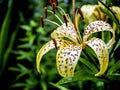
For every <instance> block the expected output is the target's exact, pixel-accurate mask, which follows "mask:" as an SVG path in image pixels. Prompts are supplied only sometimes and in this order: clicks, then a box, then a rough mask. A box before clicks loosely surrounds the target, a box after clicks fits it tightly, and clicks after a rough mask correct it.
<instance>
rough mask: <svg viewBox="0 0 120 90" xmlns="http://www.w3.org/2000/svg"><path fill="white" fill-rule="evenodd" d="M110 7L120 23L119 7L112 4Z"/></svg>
mask: <svg viewBox="0 0 120 90" xmlns="http://www.w3.org/2000/svg"><path fill="white" fill-rule="evenodd" d="M110 8H111V10H112V11H113V13H114V14H115V16H116V17H117V19H118V20H119V23H120V7H117V6H112V7H110Z"/></svg>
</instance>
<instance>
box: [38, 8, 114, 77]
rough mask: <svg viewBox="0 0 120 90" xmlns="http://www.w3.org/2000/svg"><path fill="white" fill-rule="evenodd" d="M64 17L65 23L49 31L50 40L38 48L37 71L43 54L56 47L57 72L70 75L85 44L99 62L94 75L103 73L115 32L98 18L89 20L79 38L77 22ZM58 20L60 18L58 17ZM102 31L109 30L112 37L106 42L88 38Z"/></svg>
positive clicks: (72, 73)
mask: <svg viewBox="0 0 120 90" xmlns="http://www.w3.org/2000/svg"><path fill="white" fill-rule="evenodd" d="M56 8H57V7H56ZM54 14H55V13H54ZM64 15H65V14H64ZM55 16H56V14H55ZM65 18H66V20H67V21H66V20H65V23H62V24H61V25H60V26H59V25H58V27H57V29H56V30H54V31H53V32H52V33H51V38H52V40H50V41H49V42H47V43H46V44H45V45H43V46H42V48H41V49H40V50H39V52H38V54H37V57H36V64H37V70H38V72H39V73H40V62H41V59H42V57H43V55H45V54H46V53H47V52H48V51H50V50H52V49H53V48H57V54H56V65H57V70H58V73H59V74H60V75H61V76H62V77H72V76H73V75H74V71H75V67H76V65H77V62H78V60H79V57H80V54H81V51H82V50H83V49H84V48H85V47H86V46H89V47H91V48H92V49H93V50H94V52H95V53H96V55H97V58H98V60H99V64H100V71H99V72H98V73H96V74H95V76H101V75H103V74H104V73H105V71H106V70H107V67H108V63H109V53H108V49H109V48H110V47H111V46H112V45H113V43H114V42H115V34H114V31H113V29H112V27H111V26H110V25H109V24H108V23H106V22H104V21H99V20H98V21H94V22H91V23H90V24H89V25H88V26H87V27H86V28H85V30H84V33H83V38H81V35H80V33H79V30H78V28H77V27H78V26H76V25H78V24H77V23H76V24H75V23H74V22H72V21H71V19H70V18H69V16H68V15H65ZM58 20H60V18H59V19H58ZM60 22H61V20H60ZM102 31H109V32H111V33H112V37H111V39H110V40H109V41H108V42H107V43H105V42H104V41H103V40H102V39H100V38H97V37H92V38H91V39H89V36H90V35H92V34H93V33H97V32H102Z"/></svg>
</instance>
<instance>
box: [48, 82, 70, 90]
mask: <svg viewBox="0 0 120 90" xmlns="http://www.w3.org/2000/svg"><path fill="white" fill-rule="evenodd" d="M49 84H51V85H52V86H54V87H56V88H58V89H60V90H69V89H67V88H65V87H63V86H60V85H58V84H54V83H52V82H49Z"/></svg>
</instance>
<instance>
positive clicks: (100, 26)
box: [83, 21, 115, 48]
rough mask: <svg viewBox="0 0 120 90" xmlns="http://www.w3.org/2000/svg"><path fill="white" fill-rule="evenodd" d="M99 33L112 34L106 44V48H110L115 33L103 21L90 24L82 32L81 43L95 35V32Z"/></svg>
mask: <svg viewBox="0 0 120 90" xmlns="http://www.w3.org/2000/svg"><path fill="white" fill-rule="evenodd" d="M100 31H110V32H112V38H111V40H109V42H108V43H107V47H108V48H110V47H111V46H112V45H113V44H114V42H115V33H114V30H113V29H112V27H111V26H110V24H108V23H106V22H104V21H94V22H92V23H90V24H89V25H88V26H87V27H86V29H85V31H84V34H83V41H87V39H88V37H89V36H90V35H91V34H93V33H96V32H100Z"/></svg>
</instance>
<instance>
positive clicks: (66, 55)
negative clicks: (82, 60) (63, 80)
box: [56, 42, 82, 77]
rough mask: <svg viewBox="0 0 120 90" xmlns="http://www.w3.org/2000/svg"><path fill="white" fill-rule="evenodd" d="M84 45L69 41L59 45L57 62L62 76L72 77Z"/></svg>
mask: <svg viewBox="0 0 120 90" xmlns="http://www.w3.org/2000/svg"><path fill="white" fill-rule="evenodd" d="M81 50H82V47H81V46H80V45H76V44H73V43H70V42H67V43H65V44H63V45H61V46H60V47H59V50H58V52H57V56H56V64H57V69H58V72H59V74H60V75H61V76H62V77H71V76H73V75H74V70H75V67H76V64H77V62H78V59H79V56H80V53H81Z"/></svg>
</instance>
